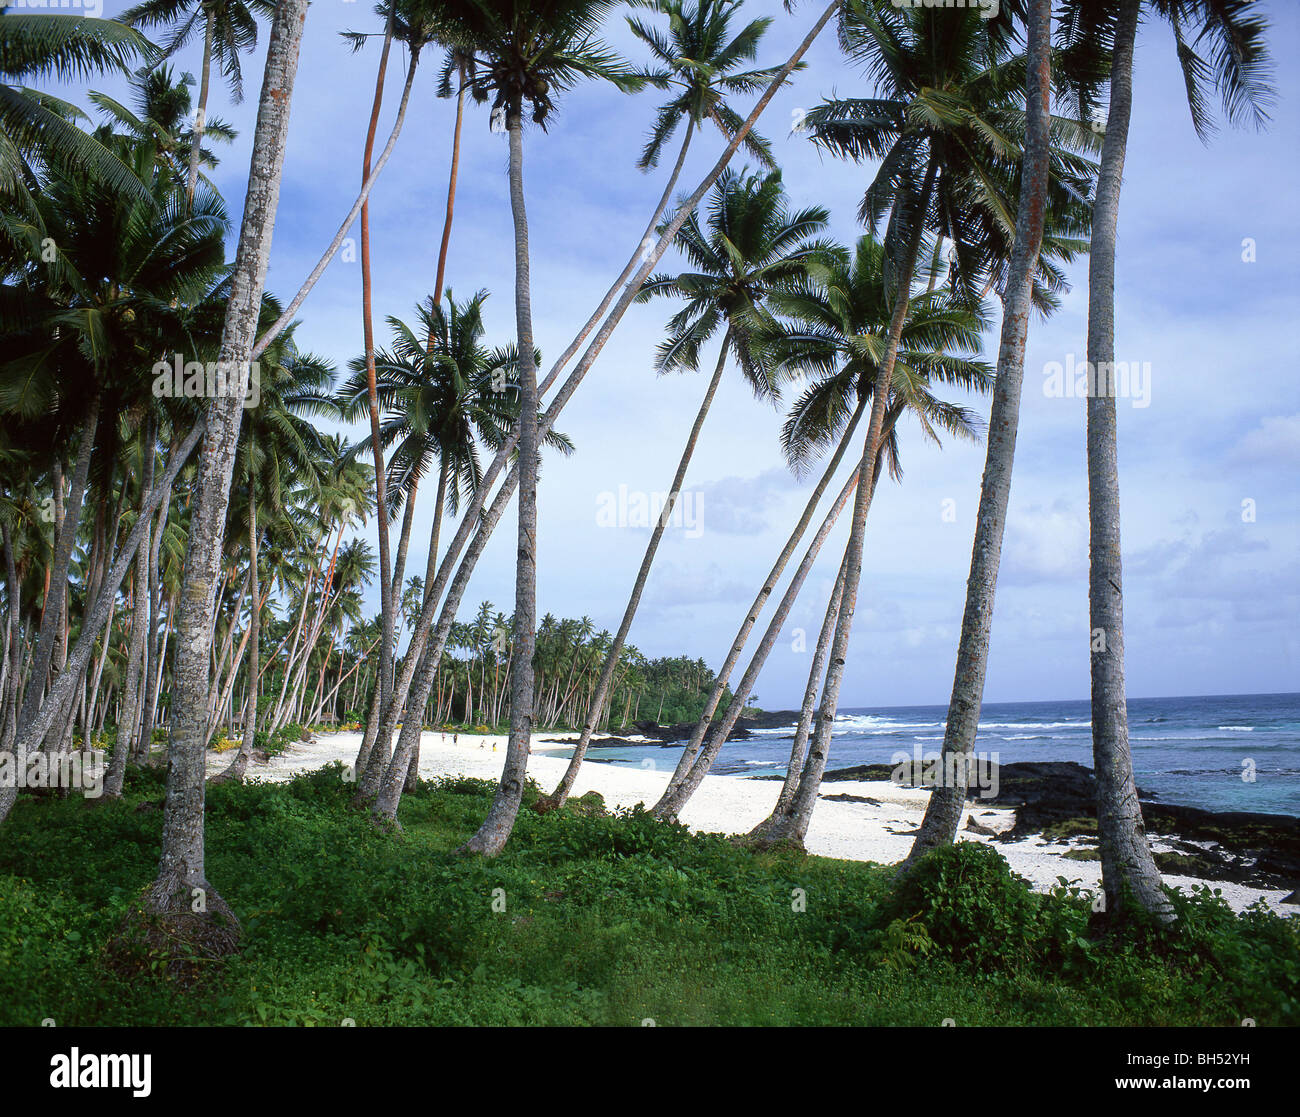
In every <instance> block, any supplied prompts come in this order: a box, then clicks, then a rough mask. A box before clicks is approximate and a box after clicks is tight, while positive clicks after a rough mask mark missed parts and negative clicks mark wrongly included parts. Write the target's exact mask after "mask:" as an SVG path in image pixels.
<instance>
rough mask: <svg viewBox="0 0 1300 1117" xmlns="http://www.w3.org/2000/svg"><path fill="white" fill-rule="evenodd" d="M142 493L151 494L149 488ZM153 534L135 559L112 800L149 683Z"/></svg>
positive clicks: (109, 790) (108, 783) (109, 787)
mask: <svg viewBox="0 0 1300 1117" xmlns="http://www.w3.org/2000/svg"><path fill="white" fill-rule="evenodd" d="M142 495H148V489H147V488H146V489H145V491H144V493H143V494H142ZM140 516H141V518H145V519H147V518H148V514H147V513H146V512H145V511H144V510H143V509H141V511H140ZM148 544H149V536H148V534H145V535H143V536H141V538H140V547H139V549H138V550H137V551H136V560H135V590H134V594H135V608H134V609H133V610H132V616H131V650H130V653H129V655H128V657H127V678H126V695H125V697H124V700H123V703H122V709H123V711H124V713H125V715H126V716H125V717H119V718H118V721H117V740H116V742H114V744H113V758H112V760H111V761H110V762H109V765H108V773H107V775H106V776H105V778H104V796H105V797H106V798H108V799H117V798H120V797H121V795H122V784H123V781H124V779H125V777H126V761H127V757H128V755H129V754H130V753H131V751H132V749H133V746H134V744H135V731H136V726H137V725H138V724H139V715H138V711H139V708H140V702H139V698H140V697H141V696H142V694H143V692H144V690H145V689H147V688H146V686H144V685H142V684H143V683H144V681H145V680H144V678H143V676H144V672H145V670H146V669H147V667H148V663H147V661H146V658H145V636H146V632H145V629H146V627H147V622H146V617H147V615H148V607H147V604H146V602H145V600H144V598H145V582H146V576H145V572H144V564H145V563H146V562H147V561H148V558H149V551H148Z"/></svg>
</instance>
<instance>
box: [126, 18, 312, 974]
mask: <svg viewBox="0 0 1300 1117" xmlns="http://www.w3.org/2000/svg"><path fill="white" fill-rule="evenodd" d="M306 16H307V2H306V0H279V2H278V3H277V5H276V9H275V16H274V19H273V22H272V27H271V38H270V43H269V45H268V47H267V55H266V71H265V76H264V77H263V81H262V92H261V97H260V103H259V105H258V111H257V127H256V130H255V132H254V136H253V155H252V160H251V165H250V167H249V174H248V189H247V192H246V194H245V200H244V217H243V222H242V226H241V228H240V235H239V247H238V249H237V251H236V253H235V264H234V269H233V272H232V274H231V277H230V302H229V304H228V306H227V308H226V317H225V323H224V325H223V327H222V337H221V348H220V351H219V357H218V359H219V360H221V361H229V362H233V367H235V368H240V369H241V372H242V375H241V376H240V377H239V383H238V385H237V387H236V390H235V391H234V392H233V393H230V394H226V395H220V396H217V397H216V398H215V399H213V400H211V401H210V402H209V404H208V407H207V411H206V431H205V433H204V439H203V447H202V451H201V454H200V458H199V462H198V475H197V478H196V480H195V486H194V491H195V506H194V514H193V519H192V522H191V525H190V533H189V544H188V547H187V552H186V556H185V572H184V575H183V576H182V584H181V592H180V601H179V605H178V612H177V619H176V636H177V650H176V664H175V683H174V694H173V698H172V716H171V741H170V748H169V756H168V766H167V797H166V802H165V805H164V809H163V829H162V855H161V857H160V859H159V863H158V876H157V879H156V880H155V881H154V883H153V885H152V886H151V887H150V888H149V890H148V892H147V894H146V896H145V900H144V910H145V911H146V912H149V913H170V914H172V915H173V916H175V915H182V914H183V915H184V917H185V918H186V919H191V918H192V917H193V915H201V916H205V917H207V918H206V919H204V922H209V923H212V922H213V920H212V918H211V917H212V916H216V917H217V922H218V925H219V933H220V936H221V939H222V940H223V941H222V942H221V944H220V945H221V947H224V948H226V949H233V948H234V946H235V944H236V943H237V941H238V936H239V924H238V921H237V920H236V919H235V916H234V913H233V912H231V911H230V909H229V907H228V906H227V905H226V904H225V902H224V901H223V900H222V899H221V898H220V896H218V895H217V893H216V892H215V891H214V890H213V889H212V888H211V886H210V885H209V884H208V881H207V876H206V873H205V868H204V843H203V805H204V775H205V772H204V768H205V747H206V745H207V742H206V740H205V739H204V729H205V722H204V714H205V713H206V711H205V709H204V696H205V693H206V690H207V685H206V684H207V671H208V658H209V648H208V634H209V632H210V630H211V626H212V613H213V605H214V602H213V588H214V587H215V585H216V583H217V570H218V566H219V563H220V561H221V549H222V542H223V535H224V530H223V529H224V526H225V520H226V509H227V505H228V503H229V497H230V481H231V475H232V473H233V469H234V462H235V448H236V440H237V437H238V433H239V424H240V420H241V418H242V404H243V399H242V396H243V394H244V392H245V391H246V388H247V377H248V372H247V368H248V363H247V362H248V360H249V355H250V353H251V352H252V348H253V342H254V338H255V331H256V328H257V318H258V312H259V310H260V308H261V302H262V290H263V286H264V284H265V281H266V270H267V264H268V262H269V258H270V252H271V234H272V230H273V229H274V226H275V213H276V208H277V205H278V203H279V197H280V182H281V179H282V177H283V173H284V152H285V147H286V143H287V139H288V133H289V106H290V102H291V99H292V96H293V85H294V78H295V76H296V73H297V68H298V53H299V48H300V46H301V44H302V34H303V25H304V23H305V21H306ZM225 367H227V368H229V367H232V365H229V364H228V365H226V366H225ZM211 945H213V946H214V947H215V946H216V944H211Z"/></svg>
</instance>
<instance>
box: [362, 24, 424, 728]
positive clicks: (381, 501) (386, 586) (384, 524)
mask: <svg viewBox="0 0 1300 1117" xmlns="http://www.w3.org/2000/svg"><path fill="white" fill-rule="evenodd" d="M396 7H397V6H396V3H390V4H389V7H388V22H387V26H386V28H385V30H384V46H383V50H382V51H381V52H380V55H379V71H378V73H377V74H376V76H375V96H374V100H373V102H372V103H371V107H370V126H369V127H368V128H367V130H366V145H365V153H364V154H363V156H362V161H361V181H362V184H363V185H364V183H365V182H366V180H367V179H368V178H369V177H370V162H371V159H372V158H373V157H374V151H375V130H376V129H377V128H378V126H379V110H380V107H381V105H382V104H383V99H384V78H385V77H386V76H387V73H388V55H389V51H390V50H391V48H392V45H393V22H394V17H395V14H396ZM415 60H416V53H415V52H414V51H412V53H411V65H410V72H411V74H414V73H415ZM371 287H372V284H371V278H370V201H369V199H367V200H366V201H365V202H364V203H363V204H362V206H361V329H362V334H363V337H364V341H365V353H366V391H367V393H368V395H369V397H370V443H371V448H372V450H373V451H374V461H375V524H376V527H377V529H378V532H379V599H380V600H379V609H380V617H381V621H380V623H381V627H382V632H383V637H382V639H381V640H380V641H379V694H380V707H379V708H380V709H382V706H383V702H384V701H385V700H386V699H387V697H388V695H389V693H391V691H392V686H393V621H394V612H395V606H396V596H395V594H394V592H393V584H392V583H393V560H392V555H391V554H390V552H389V545H388V500H387V484H386V481H385V477H384V447H383V443H382V442H381V441H380V431H379V391H378V388H377V386H376V384H375V327H374V311H373V309H372V307H371Z"/></svg>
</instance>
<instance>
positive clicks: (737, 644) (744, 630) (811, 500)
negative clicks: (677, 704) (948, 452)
mask: <svg viewBox="0 0 1300 1117" xmlns="http://www.w3.org/2000/svg"><path fill="white" fill-rule="evenodd" d="M865 402H866V401H865V398H864V399H862V400H859V401H858V406H857V407H855V408H854V410H853V416H852V418H851V419H850V420H849V424H848V426H847V427H846V428H845V430H844V434H843V436H842V437H841V438H840V442H839V445H838V446H837V447H836V448H835V453H834V454H832V455H831V460H830V464H829V465H827V467H826V470H825V472H824V473H822V476H821V480H820V481H818V482H817V486H816V488H814V489H813V491H812V494H811V495H810V496H809V497H808V502H807V503H806V504H805V505H804V510H803V515H802V516H800V517H799V522H798V523H797V524H795V527H794V531H792V532H791V533H790V537H789V538H788V539H787V540H786V542H785V547H784V548H782V550H781V553H780V554H779V555H778V556H777V559H776V562H774V563H773V564H772V569H771V570H770V571H768V575H767V580H766V581H765V582H764V583H763V585H762V587H761V588H760V589H759V591H758V596H757V597H755V598H754V603H753V604H752V605H751V606H750V607H749V612H748V613H747V614H745V620H744V622H743V623H742V624H741V626H740V631H739V632H737V633H736V638H735V640H733V641H732V643H731V650H730V651H728V652H727V658H726V659H725V660H724V661H723V663H722V666H721V667H720V668H719V669H718V675H717V678H716V679H715V680H714V683H713V690H712V692H711V693H710V694H709V698H708V701H707V702H706V703H705V704H704V710H703V711H702V712H701V714H700V717H699V720H698V721H697V722H696V723H695V729H694V731H693V732H692V733H691V739H690V741H689V742H688V743H687V745H686V748H685V749H683V750H682V755H681V757H680V758H679V759H678V761H677V767H676V769H675V770H674V771H673V774H672V777H671V779H670V780H669V781H668V789H669V791H671V790H673V789H675V787H676V786H677V784H678V783H680V782H681V780H682V778H683V777H684V776H685V775H686V773H687V772H689V771H690V769H691V765H692V764H694V763H695V758H696V757H697V756H699V753H700V748H701V746H702V745H703V743H704V736H705V734H706V733H707V732H708V730H709V726H710V725H711V724H712V723H713V714H714V711H715V710H717V708H718V704H719V703H720V702H721V701H722V694H723V691H724V690H725V689H726V687H727V683H728V682H729V681H730V680H731V673H732V671H734V670H735V669H736V664H737V663H739V662H740V656H741V654H742V653H743V652H744V650H745V644H746V643H747V642H748V641H749V634H750V633H751V632H752V631H753V629H754V625H756V624H757V623H758V617H759V614H760V613H762V611H763V609H764V607H765V606H766V605H767V602H768V599H769V598H770V597H771V596H772V594H773V593H774V592H775V591H776V583H777V582H778V581H779V580H780V578H781V575H782V573H784V571H785V567H786V563H788V562H789V561H790V556H791V555H793V554H794V552H795V548H796V547H798V546H799V540H801V539H802V538H803V534H804V532H805V531H807V530H808V525H809V524H810V523H811V522H812V518H813V513H814V512H815V511H816V510H817V505H818V504H819V503H820V502H821V499H822V494H823V493H824V492H825V491H826V487H827V486H828V485H829V484H830V483H831V478H832V477H834V476H835V471H836V470H838V469H839V467H840V462H841V461H842V460H843V458H844V452H845V451H846V450H847V449H848V446H849V443H850V442H851V441H852V439H853V432H854V431H855V430H857V427H858V422H859V421H860V420H861V418H862V411H863V408H864V407H865ZM665 794H667V792H665Z"/></svg>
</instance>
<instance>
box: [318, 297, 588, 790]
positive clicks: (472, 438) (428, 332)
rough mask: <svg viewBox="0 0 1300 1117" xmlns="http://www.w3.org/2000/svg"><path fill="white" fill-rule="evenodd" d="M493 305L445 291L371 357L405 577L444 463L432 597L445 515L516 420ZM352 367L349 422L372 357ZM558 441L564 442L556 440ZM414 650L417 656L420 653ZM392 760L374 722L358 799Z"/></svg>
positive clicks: (510, 363) (508, 356)
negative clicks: (430, 487) (414, 522)
mask: <svg viewBox="0 0 1300 1117" xmlns="http://www.w3.org/2000/svg"><path fill="white" fill-rule="evenodd" d="M486 299H487V292H486V291H479V292H477V293H476V294H475V295H474V296H472V297H471V298H470V299H468V300H466V301H465V302H463V303H457V302H456V301H455V299H454V297H453V295H452V293H451V292H450V291H448V292H447V300H446V302H447V306H446V309H445V310H444V308H443V306H442V305H441V304H432V303H431V304H430V305H429V306H424V305H421V306H418V307H417V308H416V315H417V322H418V326H417V328H415V329H412V328H411V327H410V326H408V325H407V324H406V323H404V322H402V321H401V320H400V319H397V318H389V319H388V323H389V326H390V327H391V329H392V332H393V345H392V348H391V350H388V351H384V352H380V353H378V354H376V355H375V356H374V362H375V370H376V397H377V401H378V402H379V403H380V404H381V405H382V406H383V407H384V408H385V409H386V410H387V413H388V417H387V418H386V420H385V421H384V423H383V424H382V426H381V430H380V439H381V446H382V447H383V448H384V449H387V448H389V447H393V446H395V447H396V449H395V450H394V452H393V458H392V463H391V465H390V469H391V470H392V475H393V478H394V480H395V481H396V484H395V486H394V489H393V498H394V499H393V502H392V503H390V509H389V512H390V514H391V512H392V511H393V503H395V501H396V500H398V499H400V500H402V501H403V502H404V504H405V508H406V511H405V514H404V517H403V523H402V534H401V538H400V540H399V544H398V557H399V563H398V569H397V574H399V575H400V574H401V573H402V565H403V563H404V561H405V554H406V548H407V542H408V539H409V535H410V528H411V519H412V513H413V509H414V494H415V486H416V485H417V484H418V482H419V479H420V478H421V477H422V476H423V475H424V474H425V473H426V472H427V471H428V469H429V468H430V467H431V466H432V465H433V464H434V463H435V462H436V463H437V468H438V491H437V496H436V498H435V503H434V515H433V523H432V526H431V530H430V536H429V551H428V559H427V563H426V569H425V575H424V580H423V584H424V587H425V594H426V600H427V594H428V587H429V586H430V585H431V584H432V583H433V581H434V578H435V575H436V572H437V557H438V547H439V534H440V529H441V525H442V521H443V517H444V515H445V514H446V512H448V511H450V512H451V513H452V514H453V515H454V514H455V513H456V512H457V511H458V510H459V508H460V503H461V501H462V500H463V499H465V500H468V499H470V498H472V496H473V495H474V493H475V492H476V490H477V488H478V486H479V484H480V483H481V481H482V475H483V474H482V466H481V464H480V462H479V456H478V444H479V443H480V442H482V443H483V444H484V445H486V446H488V447H490V448H491V449H492V450H494V451H497V450H499V449H500V447H501V446H502V445H503V444H504V443H505V440H506V438H507V436H508V434H509V430H510V426H511V424H512V423H513V422H514V420H515V417H516V415H517V410H516V407H517V405H516V404H515V403H514V402H513V400H512V397H513V396H515V395H517V392H516V391H515V389H514V380H515V378H516V376H517V371H516V370H517V366H518V361H517V359H516V356H515V353H514V350H513V348H512V347H507V348H498V349H496V350H488V349H487V348H486V347H485V346H484V344H483V336H484V333H485V327H484V325H483V313H482V311H483V303H484V301H485V300H486ZM425 339H431V341H430V340H425ZM350 368H351V370H352V374H353V375H352V378H351V379H350V380H349V381H348V382H347V383H346V384H345V385H344V386H343V387H342V388H341V389H340V402H341V406H342V409H343V414H344V416H345V417H349V418H351V417H355V416H357V415H359V414H360V412H361V411H362V409H368V407H369V384H368V377H369V369H368V367H367V363H366V361H365V358H358V359H356V360H354V361H352V362H351V365H350ZM551 441H552V444H555V445H560V444H563V443H567V440H563V439H562V438H559V437H557V438H555V439H553V440H551ZM368 445H369V442H368V440H363V441H362V443H360V444H358V446H357V450H358V451H360V450H361V449H362V448H364V447H367V446H368ZM381 452H382V451H381ZM415 654H416V656H417V658H418V657H419V656H420V655H421V654H422V649H417V650H416V653H415ZM376 744H378V748H376V747H375V746H376ZM388 761H389V755H388V742H387V739H386V738H385V737H383V736H382V734H381V726H380V719H379V718H378V717H375V718H374V719H373V727H372V726H368V727H367V732H366V733H365V734H364V735H363V738H362V743H361V751H360V752H359V753H358V756H357V773H358V779H359V787H358V789H357V790H358V795H359V796H360V797H362V798H367V797H369V796H371V795H373V794H374V792H375V789H376V788H377V786H378V782H379V779H380V777H381V776H382V775H383V772H384V766H385V765H386V764H387V763H388Z"/></svg>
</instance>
